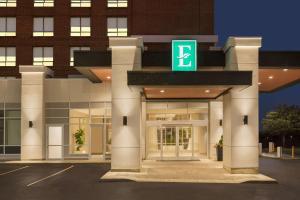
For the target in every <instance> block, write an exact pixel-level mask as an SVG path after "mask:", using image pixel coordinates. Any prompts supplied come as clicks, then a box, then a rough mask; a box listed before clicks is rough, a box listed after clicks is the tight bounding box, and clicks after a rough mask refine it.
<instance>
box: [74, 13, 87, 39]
mask: <svg viewBox="0 0 300 200" xmlns="http://www.w3.org/2000/svg"><path fill="white" fill-rule="evenodd" d="M90 24H91V23H90V18H89V17H72V18H71V36H84V37H88V36H91V25H90Z"/></svg>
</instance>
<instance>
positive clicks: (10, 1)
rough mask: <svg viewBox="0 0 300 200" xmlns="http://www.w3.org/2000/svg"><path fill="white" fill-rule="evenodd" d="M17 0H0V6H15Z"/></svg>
mask: <svg viewBox="0 0 300 200" xmlns="http://www.w3.org/2000/svg"><path fill="white" fill-rule="evenodd" d="M16 6H17V0H0V7H16Z"/></svg>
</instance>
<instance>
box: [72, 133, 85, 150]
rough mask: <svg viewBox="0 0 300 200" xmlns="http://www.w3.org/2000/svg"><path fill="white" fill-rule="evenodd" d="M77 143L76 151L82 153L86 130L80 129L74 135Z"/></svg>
mask: <svg viewBox="0 0 300 200" xmlns="http://www.w3.org/2000/svg"><path fill="white" fill-rule="evenodd" d="M74 137H75V143H76V151H80V150H81V148H82V146H83V145H84V130H83V129H81V128H80V129H78V130H77V131H76V133H75V134H74Z"/></svg>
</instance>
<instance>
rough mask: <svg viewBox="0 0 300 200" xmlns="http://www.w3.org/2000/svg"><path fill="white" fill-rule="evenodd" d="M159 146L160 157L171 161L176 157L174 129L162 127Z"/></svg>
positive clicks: (175, 133) (175, 134)
mask: <svg viewBox="0 0 300 200" xmlns="http://www.w3.org/2000/svg"><path fill="white" fill-rule="evenodd" d="M160 133H161V140H160V142H161V146H162V157H163V158H165V159H173V158H176V157H177V132H176V127H162V128H160Z"/></svg>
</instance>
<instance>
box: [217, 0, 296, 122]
mask: <svg viewBox="0 0 300 200" xmlns="http://www.w3.org/2000/svg"><path fill="white" fill-rule="evenodd" d="M299 9H300V1H299V0H215V32H216V34H217V35H219V41H220V44H219V45H220V46H223V44H224V43H225V42H226V40H227V38H228V37H229V36H262V38H263V47H262V50H278V51H279V50H289V51H300V22H299V20H300V12H299ZM259 101H260V119H262V117H263V116H264V114H265V113H266V112H268V111H270V110H272V109H274V107H276V106H277V105H279V104H288V105H293V104H297V105H300V84H297V85H294V86H291V87H289V88H285V89H283V90H280V91H278V92H274V93H271V94H260V100H259Z"/></svg>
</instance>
